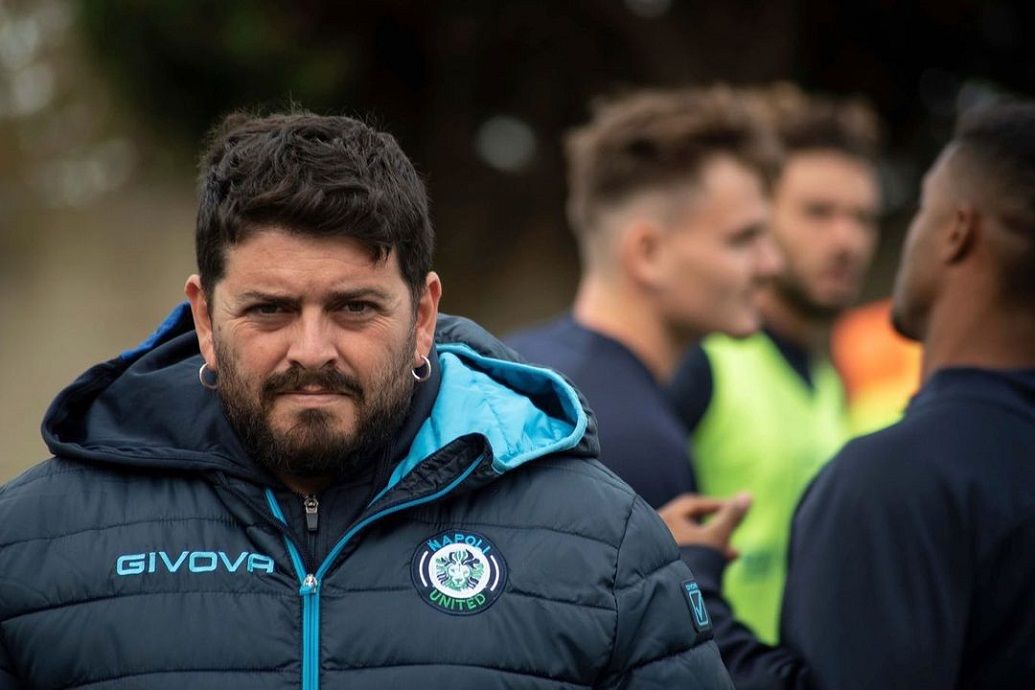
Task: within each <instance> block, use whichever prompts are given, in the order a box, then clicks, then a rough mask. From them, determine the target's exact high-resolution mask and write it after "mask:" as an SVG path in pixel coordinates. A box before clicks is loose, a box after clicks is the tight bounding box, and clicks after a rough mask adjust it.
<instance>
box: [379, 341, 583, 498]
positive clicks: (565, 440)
mask: <svg viewBox="0 0 1035 690" xmlns="http://www.w3.org/2000/svg"><path fill="white" fill-rule="evenodd" d="M438 352H439V358H438V359H439V366H440V367H441V374H442V379H441V384H440V386H439V392H438V398H437V399H436V400H435V405H434V407H432V410H431V414H430V415H429V416H428V418H427V419H426V420H425V421H424V424H423V425H422V426H421V428H420V429H419V430H418V431H417V435H416V437H415V438H414V441H413V444H412V445H411V446H410V451H409V453H407V455H406V457H405V458H404V459H403V460H402V462H400V463H399V464H398V465H397V466H396V468H395V471H394V472H392V476H391V477H390V478H389V480H388V484H387V485H386V486H385V488H384V489H383V490H382V491H381V493H379V494H378V496H377V497H376V498H375V499H374V500H375V501H376V500H377V499H378V498H380V497H381V496H382V495H384V494H385V493H387V492H388V491H389V490H390V489H391V488H392V487H394V486H395V485H396V484H398V483H399V481H400V480H402V478H403V477H405V476H406V475H407V474H409V473H410V471H412V470H413V468H414V467H416V466H417V465H419V464H420V463H421V461H422V460H424V458H426V457H428V456H429V455H431V454H432V453H434V452H435V451H437V450H439V449H440V448H442V447H443V446H446V445H447V444H449V443H450V442H452V441H454V440H456V439H457V438H459V437H461V436H463V435H465V434H469V433H472V432H478V433H481V434H483V435H485V437H486V438H487V439H488V441H489V445H490V446H491V447H492V452H493V463H492V469H493V470H495V471H496V473H497V474H503V473H504V472H507V471H509V470H512V469H514V468H516V467H519V466H521V465H523V464H524V463H526V462H528V461H530V460H534V459H535V458H539V457H542V456H544V455H548V454H550V453H555V452H557V451H562V450H569V449H571V448H574V447H575V446H576V445H577V444H578V442H579V441H580V440H582V436H583V435H584V434H585V433H586V424H587V423H588V419H587V417H586V412H585V410H583V409H582V404H581V403H580V402H579V396H578V394H577V393H576V392H575V389H574V388H572V387H571V385H569V384H568V383H567V382H566V381H565V380H564V379H563V378H561V376H560V375H558V374H557V373H555V372H553V371H551V370H549V369H543V368H541V367H534V366H531V365H529V364H519V363H517V362H508V361H505V360H501V359H495V358H492V357H486V356H484V355H481V354H479V353H477V352H475V351H474V350H473V349H471V348H470V347H468V346H466V345H461V344H446V345H438ZM534 396H553V397H554V398H556V399H557V400H558V401H559V402H560V407H561V409H562V410H563V412H564V418H557V417H552V416H550V415H549V414H547V413H546V412H544V411H543V410H541V409H539V408H538V407H536V406H535V404H534V403H533V402H532V397H534Z"/></svg>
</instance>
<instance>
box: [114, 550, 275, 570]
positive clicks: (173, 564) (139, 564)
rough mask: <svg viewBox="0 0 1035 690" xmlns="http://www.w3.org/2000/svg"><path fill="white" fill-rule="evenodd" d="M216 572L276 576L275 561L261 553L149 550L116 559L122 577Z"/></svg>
mask: <svg viewBox="0 0 1035 690" xmlns="http://www.w3.org/2000/svg"><path fill="white" fill-rule="evenodd" d="M181 569H182V570H184V571H186V572H190V573H213V572H215V571H217V570H225V571H226V572H230V573H236V572H238V571H241V572H249V573H255V572H259V573H271V574H272V573H273V559H272V558H270V557H269V556H266V555H263V554H261V553H249V552H247V551H241V552H240V553H237V554H236V555H234V556H231V555H230V554H228V553H226V552H225V551H181V552H180V553H178V554H177V553H175V552H174V553H172V554H169V553H166V552H165V551H149V552H147V553H126V554H122V555H121V556H117V557H116V558H115V574H116V575H120V576H129V575H145V574H150V573H175V572H177V571H179V570H181Z"/></svg>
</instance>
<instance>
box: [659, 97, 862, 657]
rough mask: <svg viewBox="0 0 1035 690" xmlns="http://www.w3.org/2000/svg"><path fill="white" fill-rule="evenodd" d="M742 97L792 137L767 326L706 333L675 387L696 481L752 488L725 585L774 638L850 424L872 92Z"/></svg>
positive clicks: (714, 487)
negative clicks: (836, 343) (847, 342)
mask: <svg viewBox="0 0 1035 690" xmlns="http://www.w3.org/2000/svg"><path fill="white" fill-rule="evenodd" d="M742 96H743V97H744V98H745V99H747V100H749V101H751V102H753V103H755V104H756V105H757V106H758V107H759V109H760V110H761V111H762V112H763V113H766V114H767V116H768V119H769V120H770V122H771V124H772V126H773V129H774V130H775V131H776V132H777V134H778V136H779V138H780V140H781V142H782V143H783V145H784V149H785V154H786V157H785V160H784V164H783V168H782V169H781V171H780V174H779V177H778V178H777V180H776V184H775V185H774V188H773V196H772V214H771V217H770V229H771V231H772V235H773V237H774V238H775V240H776V241H777V243H778V244H779V245H780V248H781V249H782V250H783V256H784V270H783V272H782V273H781V274H779V275H778V276H777V277H776V279H775V280H774V281H772V282H770V283H769V285H768V287H767V288H766V289H765V290H764V291H763V292H762V295H761V308H762V314H763V319H764V329H763V330H762V331H761V332H759V333H757V334H756V335H754V336H752V337H749V338H742V339H736V338H731V337H724V336H713V337H711V338H708V339H706V340H705V341H704V343H703V346H702V347H701V348H696V349H695V350H693V351H691V353H690V354H689V355H688V356H687V358H686V359H685V360H684V361H683V363H682V364H681V365H680V367H679V370H678V371H677V373H676V374H675V377H674V380H673V384H672V394H673V399H674V401H675V406H676V408H677V410H679V412H680V415H681V416H682V417H683V419H684V421H685V422H686V424H687V426H688V427H689V428H690V429H691V431H692V444H691V445H692V447H691V453H690V455H691V458H692V462H693V466H694V471H695V474H696V477H697V481H698V486H699V489H700V491H701V492H702V493H705V494H708V495H711V496H716V497H728V496H734V495H737V494H739V493H741V492H747V493H749V494H750V495H751V496H752V498H753V501H752V506H751V512H750V513H749V514H748V515H747V517H746V518H745V520H744V522H743V523H742V524H741V526H740V528H739V529H738V530H737V532H736V533H735V534H734V536H733V541H732V545H733V547H734V549H735V550H736V551H738V552H739V553H740V557H739V558H738V559H737V561H736V562H735V563H733V564H731V566H730V568H729V570H728V571H727V574H726V580H725V587H726V593H727V595H728V596H729V598H730V601H731V602H732V604H733V608H734V611H735V612H736V613H737V616H738V617H739V618H740V619H741V620H743V621H744V622H746V623H747V624H748V625H750V626H751V628H752V629H753V630H754V631H755V632H756V633H757V634H758V635H759V636H760V637H762V639H764V640H766V641H769V642H772V641H775V639H776V629H777V620H778V616H779V602H780V594H781V592H782V591H783V582H784V574H785V572H786V558H785V553H786V551H787V541H788V535H789V531H790V523H791V515H792V512H793V510H794V506H795V504H797V502H798V498H799V497H800V496H801V492H802V491H803V490H804V488H805V486H806V485H807V483H808V482H809V480H810V479H812V477H813V476H815V473H816V472H817V471H818V470H819V468H820V467H821V466H822V465H823V463H825V462H826V461H827V460H828V459H829V458H830V457H831V456H832V455H833V454H834V453H835V452H836V451H837V450H838V448H840V446H841V444H842V443H844V441H845V440H846V439H847V435H848V419H847V415H846V410H845V396H844V390H843V387H842V383H841V380H840V378H839V377H838V374H837V372H836V371H835V370H834V367H833V365H832V364H831V363H830V359H829V356H828V349H829V341H830V331H831V326H832V323H833V320H834V317H835V316H837V314H838V313H839V312H840V311H841V310H842V309H844V308H846V307H848V306H849V305H850V304H851V303H852V302H853V301H854V300H855V299H856V297H857V295H858V292H859V288H860V284H861V281H862V279H863V276H864V274H865V271H866V268H867V267H868V266H869V263H870V259H871V257H872V255H873V251H874V247H875V246H876V242H877V215H878V210H879V193H878V185H877V175H876V166H875V156H876V139H877V131H876V125H875V118H874V116H873V113H872V112H871V111H870V110H869V109H868V108H866V107H865V106H863V105H862V104H860V103H857V102H838V101H833V100H827V99H823V98H818V97H806V96H805V95H804V94H802V93H801V92H800V91H799V90H798V89H797V88H795V87H793V86H791V85H788V84H779V85H775V86H773V87H771V88H769V89H765V90H757V91H755V90H749V91H746V92H744V93H743V94H742Z"/></svg>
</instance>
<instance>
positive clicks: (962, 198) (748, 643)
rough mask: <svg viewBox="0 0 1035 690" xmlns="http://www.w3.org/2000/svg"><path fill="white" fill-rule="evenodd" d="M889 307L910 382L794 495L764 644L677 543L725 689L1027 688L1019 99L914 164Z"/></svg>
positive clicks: (1031, 511)
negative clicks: (913, 193) (775, 613)
mask: <svg viewBox="0 0 1035 690" xmlns="http://www.w3.org/2000/svg"><path fill="white" fill-rule="evenodd" d="M893 316H894V321H895V325H896V328H897V329H898V330H899V331H900V332H901V333H903V334H904V335H906V336H908V337H911V338H913V339H916V340H919V341H921V342H922V344H923V347H924V367H923V371H924V384H923V387H922V388H921V390H920V392H919V393H918V394H917V395H916V397H915V398H914V399H913V400H912V402H911V404H910V406H909V409H908V410H907V412H906V415H905V418H904V419H903V420H902V421H901V422H900V423H898V424H896V425H894V426H892V427H890V428H888V429H886V430H884V431H880V432H878V433H875V434H872V435H870V436H865V437H862V438H860V439H857V440H855V441H853V442H851V443H849V444H848V445H847V446H846V447H845V448H844V450H842V451H841V452H840V453H839V454H838V455H837V456H836V457H835V459H834V460H833V461H831V463H830V464H829V465H828V466H827V467H826V468H825V469H824V470H823V471H822V472H821V473H820V475H819V476H818V478H817V479H816V481H815V482H814V483H813V484H812V486H811V487H810V488H809V490H808V491H807V493H806V494H805V496H804V498H803V499H802V501H801V503H800V504H799V506H798V510H797V513H796V517H795V520H794V528H793V534H792V539H791V548H790V557H789V571H788V577H787V586H786V589H785V592H784V597H783V610H782V616H781V640H782V642H781V646H780V647H775V648H774V647H767V646H764V645H762V644H760V643H759V642H758V641H757V640H756V639H755V638H754V637H753V636H752V635H751V633H750V632H749V631H748V630H747V629H746V628H744V627H743V626H740V625H739V624H737V623H736V622H735V621H734V620H733V619H732V617H731V616H730V615H729V609H728V607H727V606H725V604H724V602H723V601H722V599H721V595H720V594H719V592H718V583H719V582H720V577H721V571H722V567H723V565H724V564H725V559H724V557H723V555H722V554H721V553H720V552H718V551H714V550H710V549H708V548H705V547H700V548H698V549H696V550H694V551H692V552H691V553H690V554H689V556H688V561H689V562H690V563H691V564H692V566H693V568H694V571H695V573H696V574H697V576H698V578H699V580H700V581H701V585H702V588H703V589H704V590H705V592H706V594H707V595H708V598H709V601H708V607H709V611H711V613H712V617H713V620H714V622H715V630H716V638H717V640H718V641H719V645H720V649H721V650H722V654H723V658H724V660H725V662H726V663H727V665H728V666H729V667H730V670H731V672H732V675H733V677H734V681H735V683H736V684H737V687H738V688H741V689H744V688H823V689H826V688H837V689H838V690H844V689H851V688H881V689H888V688H911V689H915V688H999V689H1002V688H1033V687H1035V596H1033V594H1032V583H1033V582H1035V104H1023V105H1021V104H1014V105H999V106H994V107H991V108H989V109H987V110H983V111H980V112H976V113H973V114H971V115H970V116H968V117H966V118H965V119H964V120H963V122H962V123H961V125H960V126H959V128H958V129H957V133H956V136H955V138H954V139H953V140H952V141H951V142H950V143H949V145H948V146H947V147H946V148H945V150H944V151H943V152H942V154H941V156H940V157H939V158H938V160H937V162H935V164H934V166H933V167H932V168H931V170H930V171H929V172H928V174H927V176H926V178H925V180H924V185H923V193H922V200H921V206H920V210H919V211H918V213H917V215H916V217H915V218H914V220H913V223H912V225H911V226H910V229H909V233H908V235H907V237H906V241H905V246H904V249H903V255H902V263H901V265H900V267H899V273H898V276H897V278H896V284H895V297H894V310H893Z"/></svg>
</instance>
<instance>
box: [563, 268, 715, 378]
mask: <svg viewBox="0 0 1035 690" xmlns="http://www.w3.org/2000/svg"><path fill="white" fill-rule="evenodd" d="M572 312H573V314H574V316H575V320H576V321H578V322H579V323H580V324H582V325H583V326H585V327H587V328H590V329H592V330H594V331H597V332H598V333H602V334H604V335H606V336H608V337H611V338H614V339H615V340H617V341H618V342H620V343H622V344H623V345H625V346H626V347H627V348H629V349H630V350H631V351H632V352H633V354H635V355H636V356H637V357H638V358H639V359H640V361H641V362H643V364H644V365H645V366H646V367H647V369H648V370H649V371H650V372H651V374H652V375H653V376H654V379H655V380H656V381H657V382H658V383H661V384H664V383H667V382H668V380H669V379H671V378H672V375H673V373H675V370H676V366H677V365H678V364H679V361H680V360H681V359H682V357H683V355H684V354H685V353H686V349H687V348H688V347H689V346H690V345H691V344H693V342H695V341H696V340H697V337H694V336H691V335H686V334H683V335H677V334H675V333H673V331H672V329H671V328H669V327H667V326H666V325H665V323H664V321H663V319H661V318H660V317H659V316H658V315H657V313H656V311H655V309H654V307H653V305H651V303H650V301H649V300H648V299H645V298H643V297H642V296H640V295H638V294H635V292H634V291H633V290H630V289H623V288H622V287H621V286H616V285H614V284H612V283H609V282H607V281H604V280H601V279H599V278H597V277H595V276H593V275H586V276H584V277H583V279H582V282H581V283H580V284H579V289H578V293H577V294H576V296H575V304H574V306H573V307H572Z"/></svg>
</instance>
